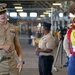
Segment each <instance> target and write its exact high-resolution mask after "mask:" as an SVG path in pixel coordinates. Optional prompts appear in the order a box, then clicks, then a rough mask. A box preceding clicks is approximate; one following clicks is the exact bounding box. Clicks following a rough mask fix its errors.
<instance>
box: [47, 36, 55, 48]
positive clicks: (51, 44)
mask: <svg viewBox="0 0 75 75" xmlns="http://www.w3.org/2000/svg"><path fill="white" fill-rule="evenodd" d="M54 47H55V39H54V37H53V36H51V37H49V38H48V39H47V43H46V48H47V49H54Z"/></svg>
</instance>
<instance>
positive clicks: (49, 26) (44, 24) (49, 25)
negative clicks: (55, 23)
mask: <svg viewBox="0 0 75 75" xmlns="http://www.w3.org/2000/svg"><path fill="white" fill-rule="evenodd" d="M43 27H44V28H51V23H47V22H44V23H43Z"/></svg>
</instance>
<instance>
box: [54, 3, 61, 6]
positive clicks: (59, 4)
mask: <svg viewBox="0 0 75 75" xmlns="http://www.w3.org/2000/svg"><path fill="white" fill-rule="evenodd" d="M53 5H59V6H60V5H61V3H53Z"/></svg>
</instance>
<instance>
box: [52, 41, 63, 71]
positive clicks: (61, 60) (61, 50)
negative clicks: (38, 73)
mask: <svg viewBox="0 0 75 75" xmlns="http://www.w3.org/2000/svg"><path fill="white" fill-rule="evenodd" d="M59 52H60V68H62V64H63V40H60V42H59V45H58V48H57V52H56V55H55V59H54V63H53V67H54V68H55V70H56V71H57V68H56V67H55V64H56V62H57V58H58V55H59Z"/></svg>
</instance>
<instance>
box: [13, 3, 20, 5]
mask: <svg viewBox="0 0 75 75" xmlns="http://www.w3.org/2000/svg"><path fill="white" fill-rule="evenodd" d="M13 5H21V4H20V3H14V4H13Z"/></svg>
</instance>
